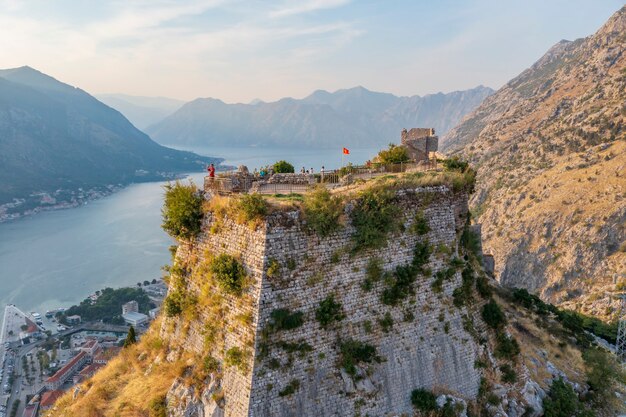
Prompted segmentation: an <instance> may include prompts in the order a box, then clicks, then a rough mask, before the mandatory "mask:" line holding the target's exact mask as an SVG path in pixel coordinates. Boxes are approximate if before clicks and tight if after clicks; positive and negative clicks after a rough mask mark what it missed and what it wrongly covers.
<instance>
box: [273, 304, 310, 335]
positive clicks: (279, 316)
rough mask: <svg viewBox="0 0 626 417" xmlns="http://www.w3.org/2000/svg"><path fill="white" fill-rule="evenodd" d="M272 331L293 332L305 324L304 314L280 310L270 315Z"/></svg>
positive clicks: (284, 309)
mask: <svg viewBox="0 0 626 417" xmlns="http://www.w3.org/2000/svg"><path fill="white" fill-rule="evenodd" d="M270 318H271V323H270V325H271V327H272V330H293V329H296V328H298V327H300V326H302V324H303V323H304V313H303V312H301V311H295V312H293V313H292V312H291V311H289V309H286V308H278V309H276V310H273V311H272V312H271V313H270Z"/></svg>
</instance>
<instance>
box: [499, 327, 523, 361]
mask: <svg viewBox="0 0 626 417" xmlns="http://www.w3.org/2000/svg"><path fill="white" fill-rule="evenodd" d="M519 353H520V348H519V344H518V343H517V340H515V339H514V338H513V337H511V336H507V335H506V334H505V333H504V332H500V333H498V335H497V336H496V348H495V350H494V354H495V356H496V358H499V359H510V360H513V359H515V358H516V357H517V355H519Z"/></svg>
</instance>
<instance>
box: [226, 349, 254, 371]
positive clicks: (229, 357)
mask: <svg viewBox="0 0 626 417" xmlns="http://www.w3.org/2000/svg"><path fill="white" fill-rule="evenodd" d="M249 356H250V352H249V351H247V350H244V349H241V348H240V347H237V346H234V347H232V348H230V349H228V350H227V351H226V353H225V354H224V364H226V366H234V367H236V368H237V369H239V370H240V371H241V372H243V373H246V372H248V359H249Z"/></svg>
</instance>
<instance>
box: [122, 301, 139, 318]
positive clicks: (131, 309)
mask: <svg viewBox="0 0 626 417" xmlns="http://www.w3.org/2000/svg"><path fill="white" fill-rule="evenodd" d="M138 312H139V303H137V301H135V300H133V301H129V302H127V303H126V304H123V305H122V316H123V315H125V314H128V313H138Z"/></svg>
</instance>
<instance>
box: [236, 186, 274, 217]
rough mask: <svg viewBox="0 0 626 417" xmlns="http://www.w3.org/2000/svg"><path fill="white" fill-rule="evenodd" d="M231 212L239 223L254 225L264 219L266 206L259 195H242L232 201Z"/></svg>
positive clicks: (266, 210) (265, 202)
mask: <svg viewBox="0 0 626 417" xmlns="http://www.w3.org/2000/svg"><path fill="white" fill-rule="evenodd" d="M231 211H232V212H233V213H235V218H236V220H237V221H238V222H239V223H246V222H247V223H250V222H252V223H254V222H257V221H260V220H262V219H263V218H265V215H266V214H267V212H268V205H267V201H265V199H264V198H263V197H262V196H261V195H260V194H257V193H253V194H243V195H242V196H240V197H239V198H237V199H236V200H234V201H233V204H232V207H231Z"/></svg>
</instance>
